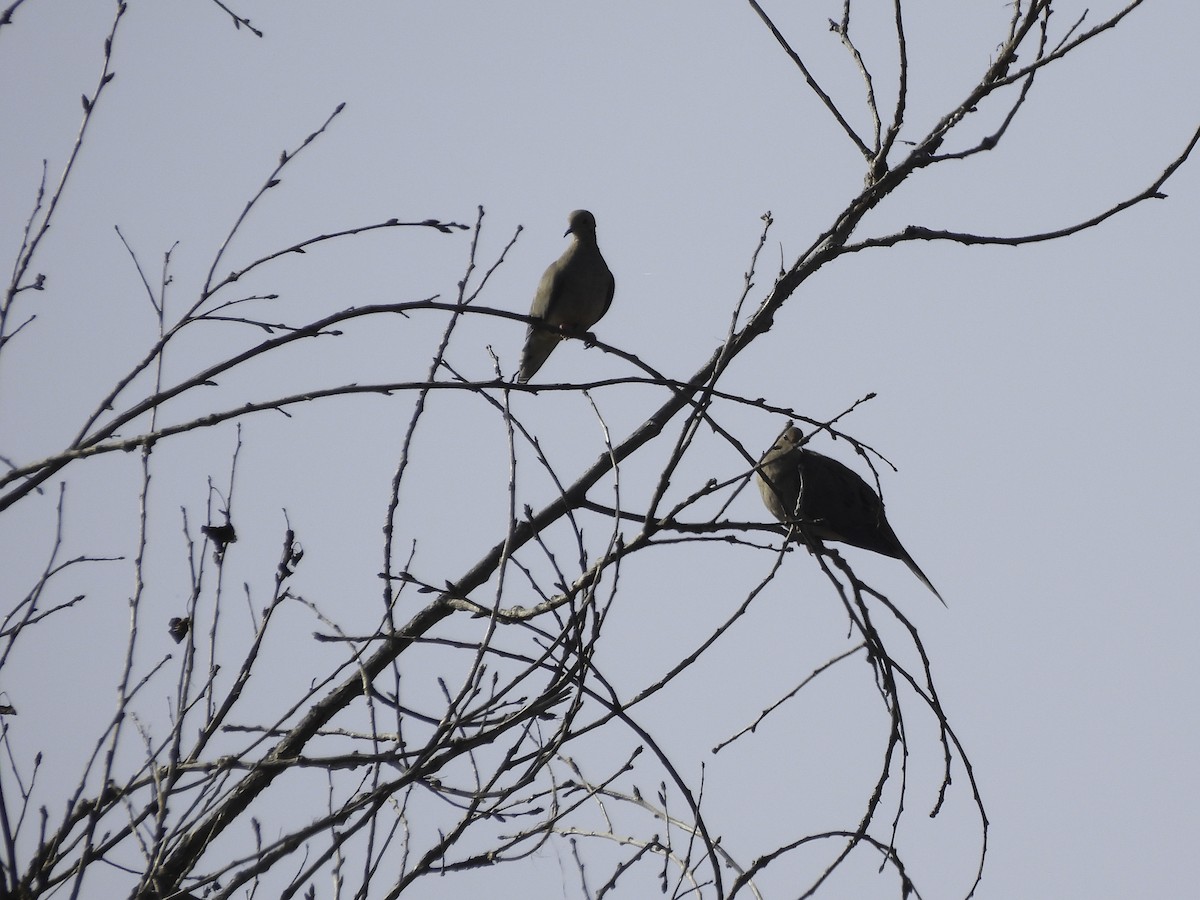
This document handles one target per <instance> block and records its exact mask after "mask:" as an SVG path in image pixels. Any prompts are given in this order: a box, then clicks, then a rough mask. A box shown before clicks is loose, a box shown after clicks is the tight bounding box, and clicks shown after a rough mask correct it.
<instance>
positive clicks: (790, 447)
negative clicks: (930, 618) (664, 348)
mask: <svg viewBox="0 0 1200 900" xmlns="http://www.w3.org/2000/svg"><path fill="white" fill-rule="evenodd" d="M802 438H803V435H802V434H801V433H800V429H799V428H795V427H792V428H788V430H787V431H785V432H784V433H783V434H782V435H780V436H779V440H777V441H776V442H775V443H774V444H773V445H772V446H771V449H770V450H768V451H767V452H766V453H764V454H763V458H762V459H761V460H760V461H759V473H758V489H759V491H760V492H761V493H762V498H763V503H765V504H766V506H767V509H769V510H770V511H771V515H773V516H774V517H775V518H777V519H778V520H779V521H781V522H783V523H785V524H792V523H794V524H796V525H799V526H800V527H802V528H803V529H804V530H805V532H806V533H807V534H808V535H810V536H812V537H815V538H820V539H822V540H827V541H841V542H842V543H843V544H850V545H851V546H854V547H861V548H863V549H864V550H871V551H873V552H875V553H882V554H883V555H884V556H890V557H892V558H893V559H899V560H902V561H903V562H904V564H905V565H907V566H908V567H909V568H910V569H911V570H912V573H913V574H914V575H916V576H917V577H918V578H920V579H921V580H922V581H923V582H925V584H926V585H927V586H928V588H929V589H930V590H931V591H933V593H934V594H935V595H936V596H937V598H938V599H939V600H942V595H941V594H939V593H938V591H937V588H935V587H934V586H933V583H932V582H931V581H930V580H929V579H928V578H926V577H925V573H924V572H922V571H921V569H920V567H919V566H918V565H917V564H916V563H915V562H913V558H912V557H911V556H909V555H908V551H907V550H905V549H904V547H903V546H901V544H900V539H899V538H898V537H896V532H894V531H892V526H891V525H889V524H888V520H887V516H885V515H884V512H883V501H882V500H880V499H879V495H878V494H876V493H875V491H873V490H872V489H871V486H870V485H868V484H867V483H866V482H865V481H863V479H862V478H861V477H860V476H859V474H858V473H857V472H855V471H854V470H853V469H851V468H849V467H848V466H844V465H842V464H841V463H840V462H838V461H837V460H836V459H830V458H829V457H828V456H822V455H821V454H820V453H814V452H813V451H811V450H806V449H805V448H804V447H803V446H801V444H800V441H801V440H802ZM945 602H946V601H945V600H942V603H943V604H944V603H945Z"/></svg>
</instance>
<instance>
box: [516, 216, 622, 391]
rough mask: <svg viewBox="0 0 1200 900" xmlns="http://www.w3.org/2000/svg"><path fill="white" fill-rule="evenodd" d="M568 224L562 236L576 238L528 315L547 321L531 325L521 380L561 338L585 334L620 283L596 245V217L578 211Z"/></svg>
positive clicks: (547, 277) (555, 265)
mask: <svg viewBox="0 0 1200 900" xmlns="http://www.w3.org/2000/svg"><path fill="white" fill-rule="evenodd" d="M567 223H568V225H567V230H566V231H565V232H563V234H564V236H565V235H568V234H573V235H575V240H574V241H572V242H571V246H569V247H568V248H567V249H566V251H564V253H563V255H562V256H560V257H559V258H558V259H557V260H555V261H554V262H553V263H551V264H550V267H549V268H548V269H546V273H545V274H544V275H543V276H542V280H541V282H539V283H538V289H537V293H536V294H535V295H534V297H533V306H532V307H531V308H530V310H529V315H531V316H532V317H534V318H535V319H541V321H542V322H543V323H545V324H538V325H530V326H529V332H528V333H527V334H526V335H525V349H524V350H522V351H521V368H520V371H519V372H518V373H517V380H518V381H521V382H526V381H528V380H529V379H530V378H532V377H533V374H534V373H535V372H536V371H537V370H538V369H540V368H541V367H542V363H544V362H545V361H546V358H547V357H548V356H550V354H551V353H552V352H553V350H554V348H555V347H557V346H558V342H559V341H561V340H562V339H563V338H564V337H573V336H580V335H583V334H585V333H586V332H587V330H588V329H589V328H591V327H592V326H593V325H595V324H596V323H597V322H599V321H600V317H601V316H603V315H604V314H605V313H606V312H608V306H609V304H610V303H612V298H613V291H614V289H615V288H616V282H615V281H614V280H613V276H612V272H610V271H609V270H608V264H607V263H605V262H604V257H603V256H601V255H600V248H599V247H598V246H597V245H596V217H595V216H593V215H592V214H591V213H590V212H588V211H587V210H586V209H577V210H575V211H574V212H573V213H571V215H570V216H569V217H568V218H567Z"/></svg>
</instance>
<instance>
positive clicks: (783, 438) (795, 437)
mask: <svg viewBox="0 0 1200 900" xmlns="http://www.w3.org/2000/svg"><path fill="white" fill-rule="evenodd" d="M803 440H804V433H803V432H802V431H801V430H800V429H799V428H797V427H796V426H795V425H792V426H791V427H789V428H788V430H787V431H785V432H784V433H783V434H781V435H780V436H779V440H778V441H776V442H775V446H776V447H778V448H779V449H780V450H785V449H787V450H790V449H791V448H792V447H795V446H796V445H797V444H799V443H800V442H801V441H803Z"/></svg>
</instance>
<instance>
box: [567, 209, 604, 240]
mask: <svg viewBox="0 0 1200 900" xmlns="http://www.w3.org/2000/svg"><path fill="white" fill-rule="evenodd" d="M595 233H596V217H595V216H593V215H592V214H591V213H590V212H588V211H587V210H586V209H577V210H575V211H574V212H573V213H571V214H570V215H569V216H567V230H566V231H564V232H563V237H566V236H567V235H568V234H574V235H576V236H578V237H583V235H585V234H593V235H594V234H595Z"/></svg>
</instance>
